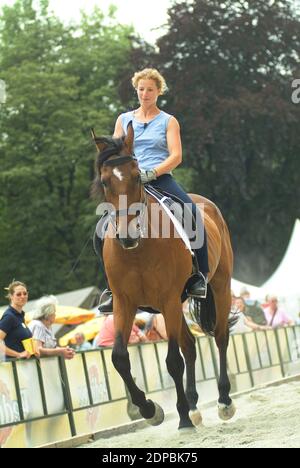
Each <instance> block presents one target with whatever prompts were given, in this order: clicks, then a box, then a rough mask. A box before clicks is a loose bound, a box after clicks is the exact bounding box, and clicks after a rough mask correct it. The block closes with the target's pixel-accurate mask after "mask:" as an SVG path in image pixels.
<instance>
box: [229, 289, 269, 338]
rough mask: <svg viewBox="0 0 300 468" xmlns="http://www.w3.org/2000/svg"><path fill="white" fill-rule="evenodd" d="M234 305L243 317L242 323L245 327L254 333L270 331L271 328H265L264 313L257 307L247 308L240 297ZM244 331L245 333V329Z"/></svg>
mask: <svg viewBox="0 0 300 468" xmlns="http://www.w3.org/2000/svg"><path fill="white" fill-rule="evenodd" d="M235 305H236V309H237V311H238V312H240V313H241V314H243V315H244V321H243V322H244V325H245V326H246V327H248V328H250V329H251V330H254V331H258V330H270V328H271V327H269V326H267V321H266V319H265V315H264V312H263V310H262V309H261V308H260V307H259V306H258V305H256V304H255V306H254V307H253V306H247V305H246V302H245V300H244V299H243V298H242V297H238V298H236V301H235ZM244 331H247V328H246V330H244ZM236 333H238V332H237V331H236Z"/></svg>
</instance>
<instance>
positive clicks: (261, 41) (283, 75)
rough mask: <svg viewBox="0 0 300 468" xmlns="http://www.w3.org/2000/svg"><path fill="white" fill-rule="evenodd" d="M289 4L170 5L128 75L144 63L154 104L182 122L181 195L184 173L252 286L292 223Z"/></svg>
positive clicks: (299, 177)
mask: <svg viewBox="0 0 300 468" xmlns="http://www.w3.org/2000/svg"><path fill="white" fill-rule="evenodd" d="M293 3H294V2H290V1H285V2H281V1H266V2H265V1H261V0H251V1H242V0H240V1H237V0H224V1H222V2H220V1H218V0H192V1H189V2H180V3H178V2H176V3H174V5H173V6H172V7H171V8H170V10H169V21H168V28H167V31H166V33H165V34H164V35H163V36H162V37H161V38H160V39H159V40H158V43H157V46H158V51H157V53H156V54H153V52H152V51H150V52H149V51H147V50H145V49H144V50H140V51H135V53H134V54H133V55H132V57H133V68H135V67H136V65H138V66H139V65H140V64H142V63H143V62H145V59H148V61H149V63H151V64H154V65H156V66H157V68H159V70H160V71H161V72H162V73H163V74H164V75H165V77H166V79H167V83H168V86H169V90H170V92H169V93H168V94H167V95H166V96H165V99H164V101H162V104H163V106H165V107H166V109H167V110H168V111H169V112H170V113H173V114H174V115H176V116H177V117H178V119H179V121H180V123H181V129H182V138H183V148H184V160H185V166H186V167H188V168H189V172H187V173H186V175H187V176H188V179H187V180H188V185H189V187H188V188H191V172H190V171H191V170H193V175H192V180H193V183H192V186H193V187H192V188H193V190H194V191H196V192H197V193H202V194H203V195H205V196H207V197H209V198H211V199H212V200H213V201H214V202H216V203H217V204H218V205H219V206H220V207H221V209H222V211H223V213H224V215H225V217H226V219H227V220H228V221H229V225H230V228H231V233H232V238H233V244H234V249H235V254H236V269H235V274H236V275H237V276H238V277H239V278H241V279H244V280H245V281H247V280H248V281H253V282H255V283H257V284H259V283H260V282H262V281H263V280H265V279H266V277H268V276H269V275H270V274H271V273H272V272H273V270H274V269H275V268H276V266H277V264H278V262H279V261H280V259H281V257H282V255H283V253H284V250H285V248H286V246H287V242H288V239H289V237H290V234H291V230H292V227H293V224H294V221H295V218H296V217H299V216H300V208H299V199H300V163H299V153H300V133H299V116H300V115H299V114H300V104H299V105H295V104H293V103H292V100H291V95H292V81H293V79H295V78H300V73H299V72H300V69H299V53H300V18H299V15H297V13H296V11H295V10H293V7H292V5H293ZM124 97H125V95H124ZM185 179H186V177H185V173H184V172H183V173H181V174H180V180H181V181H184V180H185Z"/></svg>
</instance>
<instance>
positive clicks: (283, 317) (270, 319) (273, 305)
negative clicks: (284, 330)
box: [264, 296, 294, 328]
mask: <svg viewBox="0 0 300 468" xmlns="http://www.w3.org/2000/svg"><path fill="white" fill-rule="evenodd" d="M264 313H265V317H266V320H267V323H268V325H269V326H270V327H272V328H277V327H284V326H288V325H289V326H292V325H294V321H293V320H292V318H291V317H289V316H288V315H287V313H286V312H285V311H284V310H282V309H279V307H278V299H277V297H276V296H269V304H268V307H266V308H265V309H264Z"/></svg>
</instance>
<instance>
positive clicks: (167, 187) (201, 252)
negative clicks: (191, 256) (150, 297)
mask: <svg viewBox="0 0 300 468" xmlns="http://www.w3.org/2000/svg"><path fill="white" fill-rule="evenodd" d="M150 185H152V186H153V187H154V188H157V189H161V190H163V191H164V192H167V193H169V194H170V195H175V196H176V197H177V198H179V199H180V200H181V201H182V202H183V203H188V204H189V206H190V207H191V210H192V212H193V215H194V217H195V218H196V219H197V220H198V223H197V232H198V233H199V235H202V242H201V245H202V246H201V247H199V248H196V249H194V252H195V255H196V257H197V261H198V266H199V269H200V271H201V272H202V273H203V274H207V273H208V272H209V266H208V252H207V238H206V232H205V228H204V226H203V220H202V216H201V214H200V215H199V212H198V216H196V214H197V211H198V208H197V206H196V204H195V203H194V202H193V201H192V199H191V198H190V197H189V196H188V195H187V193H186V192H185V191H184V190H183V189H182V188H181V187H180V185H179V184H178V183H177V182H176V180H175V179H174V178H173V177H172V176H171V175H170V174H163V175H162V176H160V177H158V178H157V179H156V180H153V181H152V182H150Z"/></svg>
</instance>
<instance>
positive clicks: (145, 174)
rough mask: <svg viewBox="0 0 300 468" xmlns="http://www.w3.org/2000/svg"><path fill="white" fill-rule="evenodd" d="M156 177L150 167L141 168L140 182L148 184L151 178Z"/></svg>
mask: <svg viewBox="0 0 300 468" xmlns="http://www.w3.org/2000/svg"><path fill="white" fill-rule="evenodd" d="M156 178H157V176H156V172H155V169H150V170H149V171H145V170H144V169H141V181H142V184H148V182H151V181H152V180H155V179H156Z"/></svg>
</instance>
